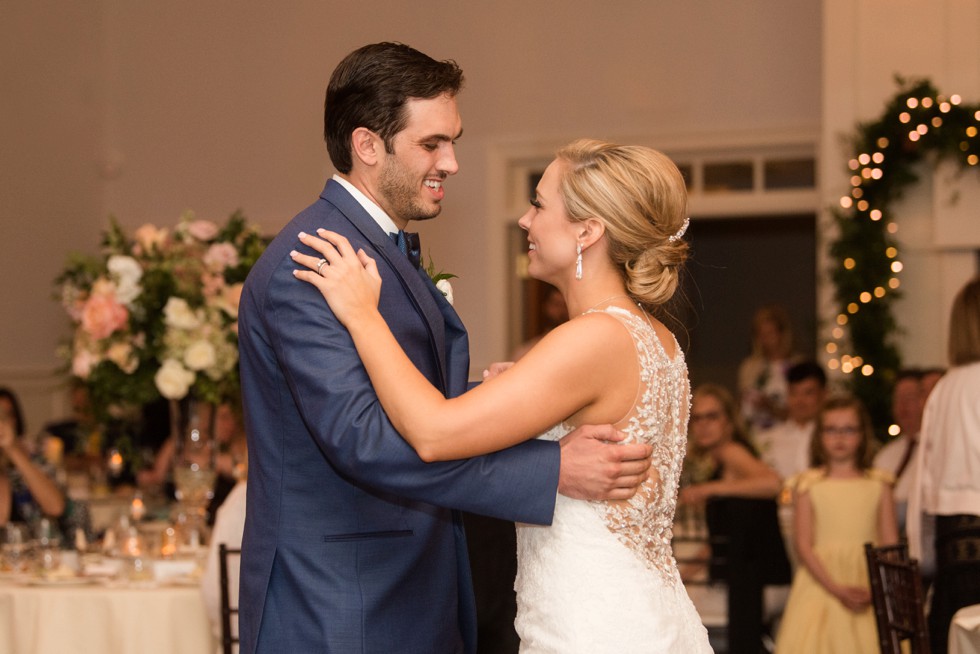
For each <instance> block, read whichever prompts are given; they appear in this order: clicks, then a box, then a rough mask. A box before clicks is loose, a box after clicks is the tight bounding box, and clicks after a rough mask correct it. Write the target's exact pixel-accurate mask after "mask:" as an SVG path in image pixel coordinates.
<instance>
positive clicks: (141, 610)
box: [0, 581, 216, 654]
mask: <svg viewBox="0 0 980 654" xmlns="http://www.w3.org/2000/svg"><path fill="white" fill-rule="evenodd" d="M215 649H216V643H214V642H213V641H212V637H211V628H210V626H209V624H208V619H207V616H206V614H205V611H204V603H203V601H202V600H201V594H200V591H199V589H198V588H197V586H159V587H155V588H132V587H106V586H103V585H99V584H93V585H85V586H64V585H62V586H30V585H25V584H23V583H20V582H14V581H3V582H0V654H65V653H67V652H91V653H93V654H95V653H98V654H132V653H134V652H139V653H141V654H157V653H159V654H214V651H215Z"/></svg>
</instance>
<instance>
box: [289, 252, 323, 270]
mask: <svg viewBox="0 0 980 654" xmlns="http://www.w3.org/2000/svg"><path fill="white" fill-rule="evenodd" d="M289 256H290V258H292V260H293V261H295V262H296V263H298V264H299V265H301V266H306V267H307V268H309V269H310V270H312V271H314V273H317V272H319V271H318V270H317V268H318V267H319V266H320V259H321V258H322V257H314V256H311V255H309V254H303V253H302V252H300V251H298V250H292V251H291V252H290V253H289ZM324 265H325V266H326V265H328V264H324Z"/></svg>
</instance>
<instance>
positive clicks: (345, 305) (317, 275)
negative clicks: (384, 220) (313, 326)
mask: <svg viewBox="0 0 980 654" xmlns="http://www.w3.org/2000/svg"><path fill="white" fill-rule="evenodd" d="M317 235H318V236H313V235H311V234H307V233H305V232H300V234H299V240H300V242H302V243H303V245H306V246H308V247H311V248H313V249H314V250H316V251H317V252H319V253H320V254H321V255H322V256H320V257H316V256H310V255H308V254H302V253H301V252H299V251H297V250H293V251H292V252H290V257H292V259H293V261H295V262H296V263H298V264H300V265H301V266H304V267H305V269H304V268H299V269H297V270H294V271H293V275H295V277H296V278H297V279H300V280H302V281H304V282H308V283H310V284H312V285H314V286H316V287H317V289H319V291H320V293H321V294H322V295H323V297H324V298H325V299H326V300H327V304H329V305H330V309H331V311H333V313H334V315H335V316H337V319H338V320H340V321H341V322H342V323H344V324H345V325H347V326H350V325H351V323H352V322H354V321H356V320H357V319H358V318H359V317H362V316H364V315H367V314H370V313H372V312H377V308H378V298H380V296H381V275H380V274H378V266H377V264H376V263H375V261H374V259H372V258H371V257H369V256H368V255H367V253H365V252H364V250H358V251H357V252H355V251H354V248H353V247H351V244H350V241H348V240H347V239H346V238H345V237H343V236H341V235H340V234H337V233H336V232H331V231H328V230H325V229H318V230H317Z"/></svg>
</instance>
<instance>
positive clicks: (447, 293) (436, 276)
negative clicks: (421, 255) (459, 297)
mask: <svg viewBox="0 0 980 654" xmlns="http://www.w3.org/2000/svg"><path fill="white" fill-rule="evenodd" d="M425 273H426V274H427V275H428V276H429V279H431V280H432V283H433V284H435V286H436V289H438V291H439V292H440V293H442V295H443V296H444V297H445V298H446V302H448V303H449V304H452V303H453V286H452V284H450V283H449V280H450V279H454V278H455V277H456V275H454V274H452V273H447V272H443V271H441V270H440V271H438V272H436V265H435V264H434V263H433V262H432V257H429V261H428V263H426V264H425Z"/></svg>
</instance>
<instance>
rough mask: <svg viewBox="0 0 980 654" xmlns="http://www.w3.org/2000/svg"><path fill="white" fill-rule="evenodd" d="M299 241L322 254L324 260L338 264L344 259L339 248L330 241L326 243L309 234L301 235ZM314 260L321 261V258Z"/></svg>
mask: <svg viewBox="0 0 980 654" xmlns="http://www.w3.org/2000/svg"><path fill="white" fill-rule="evenodd" d="M299 240H300V242H301V243H302V244H303V245H307V246H309V247H311V248H313V249H314V250H316V251H317V252H319V253H320V254H322V255H323V258H324V259H326V260H327V261H329V262H330V263H336V262H338V261H340V260H341V259H343V256H342V255H341V254H340V253H339V252H338V251H337V248H336V247H334V245H333V243H330V242H329V241H325V240H323V239H322V238H318V237H316V236H313V235H312V234H307V233H306V232H300V233H299ZM314 258H315V259H316V260H317V261H319V258H316V257H314Z"/></svg>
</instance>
